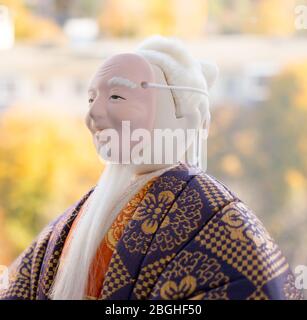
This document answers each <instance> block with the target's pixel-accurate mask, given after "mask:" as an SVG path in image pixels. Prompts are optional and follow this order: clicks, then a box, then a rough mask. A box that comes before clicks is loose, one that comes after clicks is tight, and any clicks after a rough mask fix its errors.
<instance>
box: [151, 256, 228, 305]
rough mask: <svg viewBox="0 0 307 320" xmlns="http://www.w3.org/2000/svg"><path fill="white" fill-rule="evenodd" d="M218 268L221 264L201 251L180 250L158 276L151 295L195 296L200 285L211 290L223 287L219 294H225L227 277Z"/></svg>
mask: <svg viewBox="0 0 307 320" xmlns="http://www.w3.org/2000/svg"><path fill="white" fill-rule="evenodd" d="M220 270H221V265H220V264H219V262H218V261H217V260H216V259H215V258H209V256H208V255H206V254H204V253H202V252H201V251H194V252H189V251H187V250H182V251H181V252H180V253H179V254H178V255H177V257H176V258H175V259H174V260H172V261H171V262H170V264H169V266H168V268H167V270H165V271H164V272H163V273H162V275H161V276H160V279H159V281H157V283H156V285H155V287H154V288H153V290H152V293H151V297H159V296H161V298H163V299H186V298H189V296H191V295H192V294H193V293H195V294H194V296H196V294H197V292H195V291H196V289H197V288H200V287H202V288H208V291H212V292H213V291H214V290H215V289H218V288H219V290H222V289H223V290H222V291H223V292H224V293H220V296H225V295H226V294H227V291H226V290H227V286H228V282H229V277H228V276H226V275H225V274H224V273H223V272H221V271H220ZM221 288H222V289H221Z"/></svg>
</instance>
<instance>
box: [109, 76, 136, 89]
mask: <svg viewBox="0 0 307 320" xmlns="http://www.w3.org/2000/svg"><path fill="white" fill-rule="evenodd" d="M108 85H109V86H111V85H121V86H125V87H128V88H132V89H135V88H137V87H138V85H137V84H136V83H135V82H133V81H131V80H129V79H126V78H122V77H113V78H111V79H109V80H108Z"/></svg>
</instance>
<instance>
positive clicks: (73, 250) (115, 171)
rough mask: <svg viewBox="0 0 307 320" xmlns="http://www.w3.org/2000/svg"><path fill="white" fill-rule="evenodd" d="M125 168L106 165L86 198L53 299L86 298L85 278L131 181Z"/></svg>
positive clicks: (86, 279) (57, 276)
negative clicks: (117, 202)
mask: <svg viewBox="0 0 307 320" xmlns="http://www.w3.org/2000/svg"><path fill="white" fill-rule="evenodd" d="M132 175H133V173H132V169H131V167H129V166H128V165H121V164H108V165H107V166H106V168H105V170H104V172H103V173H102V175H101V177H100V179H99V182H98V185H97V186H96V188H95V189H94V191H93V193H92V194H91V195H90V198H89V205H88V207H87V208H86V209H85V212H84V214H83V215H82V216H81V219H80V220H79V221H78V223H77V225H76V228H75V229H74V231H73V235H72V238H71V241H70V243H69V246H68V250H67V251H66V255H65V257H64V259H62V258H61V260H60V265H59V268H58V272H57V275H56V278H55V282H54V284H53V287H52V291H51V298H52V299H54V300H70V299H71V300H80V299H83V298H84V297H85V295H86V292H85V291H86V287H87V281H88V275H89V270H90V266H91V263H92V260H93V258H94V256H95V254H96V250H97V248H98V246H99V244H100V242H101V240H102V239H103V237H104V235H105V234H106V232H107V231H108V229H109V228H110V227H111V225H112V223H113V221H114V220H115V218H116V215H117V214H118V212H116V211H114V210H113V211H112V208H113V207H114V206H115V203H116V200H117V198H118V196H119V195H120V194H122V193H123V191H124V190H126V189H127V187H128V185H129V183H130V182H131V177H132Z"/></svg>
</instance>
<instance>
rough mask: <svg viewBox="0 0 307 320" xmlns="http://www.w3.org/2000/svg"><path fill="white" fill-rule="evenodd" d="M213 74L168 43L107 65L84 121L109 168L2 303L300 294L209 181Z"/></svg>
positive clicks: (22, 268)
mask: <svg viewBox="0 0 307 320" xmlns="http://www.w3.org/2000/svg"><path fill="white" fill-rule="evenodd" d="M216 75H217V68H216V67H215V66H214V65H213V64H210V63H208V62H205V61H199V60H197V59H195V58H194V57H193V56H192V55H191V54H190V52H189V51H188V50H187V49H186V48H185V46H184V45H183V44H182V43H181V42H180V41H179V40H178V39H176V38H164V37H161V36H154V37H150V38H148V39H146V40H145V41H144V42H143V43H141V45H140V46H139V47H137V48H136V50H135V51H133V52H130V53H121V54H116V55H114V56H111V57H110V58H108V59H107V60H106V61H104V63H103V64H102V65H101V66H100V67H99V68H98V70H97V72H96V74H95V75H94V77H93V78H92V80H91V82H90V86H89V111H88V114H87V116H86V124H87V126H88V128H89V130H90V132H91V134H92V136H93V141H94V144H95V147H96V150H97V153H98V155H99V156H100V157H101V158H102V159H104V161H105V168H104V171H103V172H102V175H101V177H100V178H99V181H98V183H97V185H96V186H94V187H93V188H92V189H91V190H89V192H87V193H86V194H85V195H84V196H83V197H82V199H80V200H79V201H78V202H76V203H75V204H74V205H72V206H71V207H70V208H69V209H67V210H66V211H65V212H64V213H63V214H62V215H61V216H59V217H58V218H57V219H55V220H54V221H53V222H51V223H50V224H49V225H48V226H47V227H46V228H45V229H44V230H43V231H42V232H41V233H40V234H39V235H38V237H37V238H36V239H35V240H34V241H33V243H32V244H31V245H30V246H29V248H28V249H26V250H25V251H24V252H23V253H22V254H21V255H20V257H19V258H17V260H16V261H15V262H14V263H13V265H12V266H11V267H10V269H9V286H8V288H6V289H5V290H2V291H1V292H0V297H1V298H2V299H125V300H126V299H173V300H174V299H299V298H301V293H300V292H299V291H298V290H297V289H296V288H295V285H294V276H293V274H292V273H291V271H290V269H289V265H288V263H287V261H286V259H285V257H284V256H283V254H282V253H281V251H280V249H279V248H278V246H277V245H276V243H275V242H274V241H273V239H272V238H271V237H270V235H269V234H268V233H267V231H266V229H265V228H264V226H263V225H262V223H261V222H260V221H259V220H258V218H257V217H256V216H255V215H254V214H253V213H252V211H251V210H250V209H249V208H248V207H247V205H246V204H245V203H243V202H242V201H241V200H240V199H238V197H237V196H236V195H235V194H234V193H233V192H231V191H230V190H229V189H228V188H227V187H226V186H225V185H224V184H223V183H222V182H219V181H218V180H216V179H215V178H214V177H212V176H210V175H209V174H207V173H205V169H206V168H205V167H206V165H205V158H206V137H207V134H208V124H209V120H210V119H209V118H210V114H209V100H208V90H209V89H210V87H211V85H212V84H213V82H214V81H215V78H216ZM161 132H162V133H164V134H165V135H164V138H169V137H170V136H171V138H174V139H173V140H176V143H173V144H169V139H168V142H166V139H164V140H161V139H160V138H161ZM189 132H190V133H191V132H192V133H195V134H189ZM182 133H183V134H182ZM159 139H160V140H159Z"/></svg>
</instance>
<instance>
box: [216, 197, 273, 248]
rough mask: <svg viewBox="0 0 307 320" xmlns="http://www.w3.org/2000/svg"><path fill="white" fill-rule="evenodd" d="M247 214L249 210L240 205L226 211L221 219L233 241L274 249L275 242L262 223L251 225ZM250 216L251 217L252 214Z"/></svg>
mask: <svg viewBox="0 0 307 320" xmlns="http://www.w3.org/2000/svg"><path fill="white" fill-rule="evenodd" d="M238 209H239V210H238ZM246 212H247V208H246V207H245V206H244V205H243V204H241V203H238V204H237V205H236V208H235V209H230V210H228V211H226V213H225V214H224V215H223V216H222V217H221V221H222V222H224V224H225V227H226V229H227V230H228V231H229V233H230V235H229V236H230V238H231V240H239V241H241V242H246V243H249V242H250V241H252V242H253V243H254V244H255V245H256V247H263V246H265V247H266V248H267V249H269V250H271V249H273V247H274V241H273V240H272V238H271V237H270V236H269V234H268V233H267V231H266V230H265V228H264V226H263V225H262V223H261V222H260V221H259V220H258V221H257V223H251V220H250V219H247V218H246V215H245V213H246ZM249 214H250V215H251V213H249Z"/></svg>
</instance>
